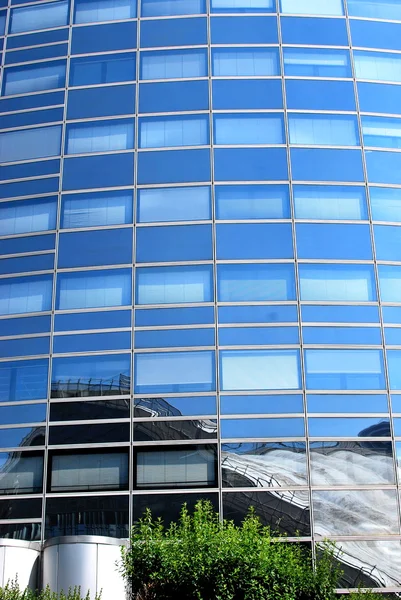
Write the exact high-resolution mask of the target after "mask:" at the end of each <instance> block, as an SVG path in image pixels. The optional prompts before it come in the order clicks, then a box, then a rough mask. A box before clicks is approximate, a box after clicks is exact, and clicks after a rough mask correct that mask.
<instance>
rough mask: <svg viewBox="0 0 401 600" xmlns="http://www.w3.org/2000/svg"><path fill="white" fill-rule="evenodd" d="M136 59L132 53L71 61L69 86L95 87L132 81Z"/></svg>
mask: <svg viewBox="0 0 401 600" xmlns="http://www.w3.org/2000/svg"><path fill="white" fill-rule="evenodd" d="M135 71H136V58H135V54H134V53H131V52H129V53H127V54H111V55H110V56H107V55H105V54H104V55H100V56H86V57H84V58H73V59H71V67H70V85H72V86H74V85H97V84H100V83H117V82H119V81H134V80H135Z"/></svg>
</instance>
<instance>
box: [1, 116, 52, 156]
mask: <svg viewBox="0 0 401 600" xmlns="http://www.w3.org/2000/svg"><path fill="white" fill-rule="evenodd" d="M60 146H61V126H60V125H55V126H53V127H36V128H33V129H25V130H18V131H10V132H7V133H2V134H0V162H2V163H7V162H14V161H17V160H31V159H35V158H45V157H46V156H58V155H59V154H60Z"/></svg>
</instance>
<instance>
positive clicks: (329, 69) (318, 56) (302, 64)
mask: <svg viewBox="0 0 401 600" xmlns="http://www.w3.org/2000/svg"><path fill="white" fill-rule="evenodd" d="M284 73H285V75H299V76H301V77H351V75H352V73H351V66H350V56H349V52H348V51H346V50H326V49H319V50H314V49H311V48H284Z"/></svg>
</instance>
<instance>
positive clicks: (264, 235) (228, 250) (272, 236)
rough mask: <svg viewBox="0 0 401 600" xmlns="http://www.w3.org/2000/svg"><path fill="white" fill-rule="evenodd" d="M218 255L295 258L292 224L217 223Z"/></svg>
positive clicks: (229, 256) (224, 257)
mask: <svg viewBox="0 0 401 600" xmlns="http://www.w3.org/2000/svg"><path fill="white" fill-rule="evenodd" d="M216 236H217V258H219V259H223V260H224V259H249V260H252V259H262V258H281V259H283V258H292V257H293V247H292V234H291V225H287V224H284V223H280V224H277V225H276V224H274V225H273V224H262V223H252V224H245V223H238V224H237V223H236V224H219V225H217V226H216Z"/></svg>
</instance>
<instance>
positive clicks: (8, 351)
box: [0, 337, 50, 358]
mask: <svg viewBox="0 0 401 600" xmlns="http://www.w3.org/2000/svg"><path fill="white" fill-rule="evenodd" d="M49 350H50V338H49V337H38V338H19V339H17V340H3V341H0V357H1V358H14V357H17V356H23V357H27V356H39V355H41V354H49Z"/></svg>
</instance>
